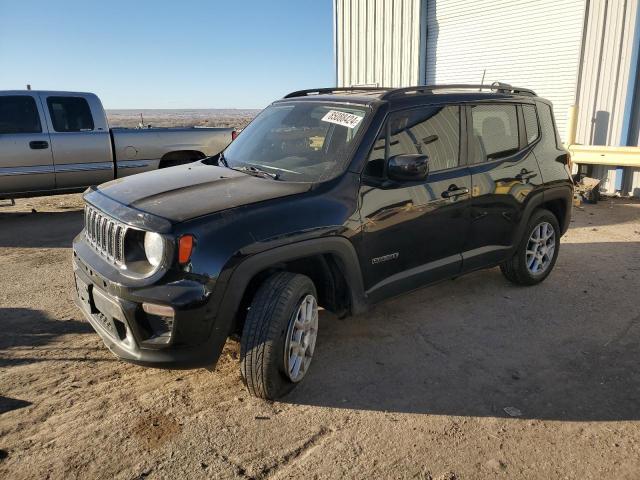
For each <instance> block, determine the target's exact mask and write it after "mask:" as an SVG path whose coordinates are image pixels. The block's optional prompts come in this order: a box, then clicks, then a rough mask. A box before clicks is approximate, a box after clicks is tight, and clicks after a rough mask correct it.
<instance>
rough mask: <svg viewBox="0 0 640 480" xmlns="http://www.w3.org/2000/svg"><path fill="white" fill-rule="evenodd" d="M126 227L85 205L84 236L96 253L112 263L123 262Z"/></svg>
mask: <svg viewBox="0 0 640 480" xmlns="http://www.w3.org/2000/svg"><path fill="white" fill-rule="evenodd" d="M126 232H127V227H126V226H125V225H123V224H121V223H120V222H117V221H116V220H114V219H112V218H110V217H107V216H106V215H104V214H103V213H101V212H100V211H99V210H96V209H95V208H93V207H91V206H89V205H86V206H85V208H84V235H85V237H86V239H87V241H88V242H89V244H91V246H92V247H93V248H94V249H96V250H97V251H98V253H100V254H102V255H104V256H105V257H107V259H108V260H110V261H111V262H113V263H116V264H122V263H123V262H124V236H125V234H126Z"/></svg>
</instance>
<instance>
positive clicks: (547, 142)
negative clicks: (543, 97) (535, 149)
mask: <svg viewBox="0 0 640 480" xmlns="http://www.w3.org/2000/svg"><path fill="white" fill-rule="evenodd" d="M538 107H539V108H538V113H539V114H540V128H541V130H542V132H541V133H542V141H541V142H542V145H544V146H545V147H546V148H551V149H557V148H561V147H562V142H561V141H560V136H559V135H558V132H557V130H556V126H555V123H554V120H553V112H552V111H551V107H550V106H549V105H546V104H544V103H539V104H538Z"/></svg>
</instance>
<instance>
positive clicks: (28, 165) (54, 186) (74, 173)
mask: <svg viewBox="0 0 640 480" xmlns="http://www.w3.org/2000/svg"><path fill="white" fill-rule="evenodd" d="M234 134H235V133H234V129H232V128H151V129H140V130H137V129H131V130H130V129H110V128H109V125H108V123H107V116H106V114H105V112H104V109H103V108H102V104H101V103H100V99H99V98H98V97H97V96H96V95H94V94H92V93H76V92H45V91H31V90H21V91H0V198H18V197H30V196H37V195H51V194H56V193H71V192H75V191H81V190H84V189H86V188H87V187H88V186H90V185H97V184H100V183H104V182H107V181H109V180H113V179H114V178H120V177H124V176H127V175H132V174H134V173H140V172H144V171H147V170H155V169H158V168H163V167H167V166H174V165H179V164H183V163H188V162H193V161H195V160H200V159H202V158H205V157H207V156H211V155H215V154H217V153H219V152H220V151H221V150H222V149H224V148H225V147H226V146H227V145H228V144H229V143H230V142H231V140H232V136H233V135H234Z"/></svg>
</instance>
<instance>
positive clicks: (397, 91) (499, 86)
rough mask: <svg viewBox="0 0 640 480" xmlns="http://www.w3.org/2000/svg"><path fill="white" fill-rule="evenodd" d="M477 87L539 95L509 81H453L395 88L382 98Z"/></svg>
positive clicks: (479, 88) (480, 89)
mask: <svg viewBox="0 0 640 480" xmlns="http://www.w3.org/2000/svg"><path fill="white" fill-rule="evenodd" d="M475 89H477V90H478V91H480V92H481V91H482V90H492V91H496V92H500V93H513V94H522V95H531V96H533V97H537V94H536V92H534V91H533V90H530V89H528V88H520V87H513V86H511V85H509V84H508V83H500V82H493V83H492V84H491V85H486V84H466V83H452V84H442V85H419V86H415V87H404V88H394V89H393V90H389V91H387V93H385V94H384V95H382V97H381V99H382V100H385V99H388V98H392V97H395V96H397V95H402V94H406V93H413V92H416V93H420V94H425V93H429V92H432V91H434V90H475Z"/></svg>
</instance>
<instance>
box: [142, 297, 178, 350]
mask: <svg viewBox="0 0 640 480" xmlns="http://www.w3.org/2000/svg"><path fill="white" fill-rule="evenodd" d="M142 309H143V310H144V311H145V313H146V314H147V315H146V325H147V329H148V335H149V337H148V338H147V339H146V340H143V341H142V344H143V345H146V346H156V347H160V346H164V345H168V344H169V343H171V336H172V335H173V320H174V316H175V312H174V310H173V307H169V306H168V305H157V304H155V303H143V304H142Z"/></svg>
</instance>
